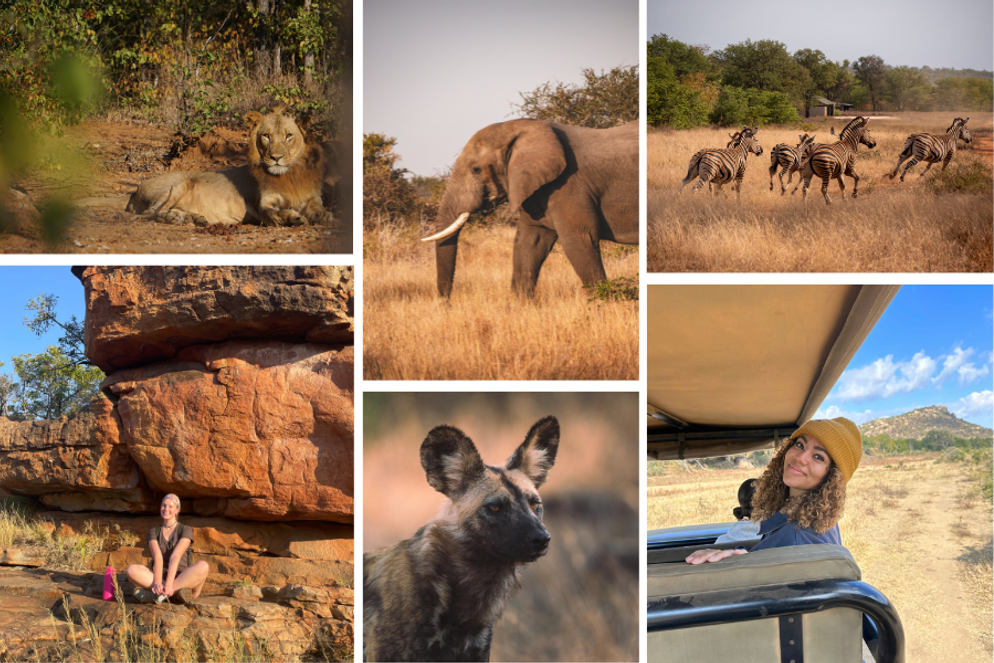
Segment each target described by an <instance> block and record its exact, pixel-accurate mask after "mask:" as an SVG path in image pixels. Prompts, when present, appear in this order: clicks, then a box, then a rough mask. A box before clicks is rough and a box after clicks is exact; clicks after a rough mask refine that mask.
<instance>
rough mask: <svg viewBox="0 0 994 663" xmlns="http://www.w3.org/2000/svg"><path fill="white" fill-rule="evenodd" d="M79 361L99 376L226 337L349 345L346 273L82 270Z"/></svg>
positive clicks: (350, 303)
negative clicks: (82, 352)
mask: <svg viewBox="0 0 994 663" xmlns="http://www.w3.org/2000/svg"><path fill="white" fill-rule="evenodd" d="M75 272H76V274H77V276H79V278H80V280H81V281H82V282H83V286H84V288H85V292H86V295H85V296H86V310H87V313H86V328H85V329H86V356H87V357H88V358H89V359H90V361H92V362H93V363H94V364H96V365H97V366H99V367H100V369H101V370H103V371H104V372H105V373H108V374H109V373H111V372H113V371H114V370H116V369H120V368H131V367H134V366H142V365H145V364H149V363H153V362H157V361H162V360H164V359H170V358H172V357H175V356H176V355H177V354H178V353H179V352H180V350H182V349H183V348H186V347H189V346H191V345H200V344H204V343H217V342H220V341H228V340H233V339H273V340H282V341H288V342H292V343H302V342H306V343H325V344H330V345H339V344H343V345H352V344H353V343H354V311H353V307H354V290H355V285H354V283H353V276H352V268H351V267H299V266H290V267H270V266H251V267H197V268H189V267H140V266H139V267H86V268H78V269H76V270H75Z"/></svg>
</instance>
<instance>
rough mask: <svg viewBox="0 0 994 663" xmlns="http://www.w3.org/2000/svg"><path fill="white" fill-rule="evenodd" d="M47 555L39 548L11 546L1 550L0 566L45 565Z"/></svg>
mask: <svg viewBox="0 0 994 663" xmlns="http://www.w3.org/2000/svg"><path fill="white" fill-rule="evenodd" d="M45 559H46V555H45V553H44V551H42V550H39V549H37V548H28V547H15V546H9V547H7V548H5V549H2V550H0V566H44V564H45Z"/></svg>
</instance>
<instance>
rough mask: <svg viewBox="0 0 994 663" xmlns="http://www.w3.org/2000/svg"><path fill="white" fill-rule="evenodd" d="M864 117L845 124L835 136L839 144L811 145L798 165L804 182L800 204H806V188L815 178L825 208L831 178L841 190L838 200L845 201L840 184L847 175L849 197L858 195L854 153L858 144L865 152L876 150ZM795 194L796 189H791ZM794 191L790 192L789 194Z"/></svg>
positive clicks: (843, 189)
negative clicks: (802, 200)
mask: <svg viewBox="0 0 994 663" xmlns="http://www.w3.org/2000/svg"><path fill="white" fill-rule="evenodd" d="M867 121H868V120H867V119H866V118H865V117H857V118H854V119H853V120H852V121H850V122H849V124H847V125H846V126H845V128H843V129H842V131H841V132H839V141H838V142H836V143H829V144H827V145H815V146H814V148H813V149H812V150H811V152H810V154H808V156H807V157H806V158H805V159H804V162H803V163H802V164H801V178H802V179H803V182H804V190H803V191H802V194H803V196H804V202H805V203H807V202H808V187H809V186H810V185H811V178H812V177H814V176H815V175H817V176H818V177H820V178H821V195H823V196H824V197H825V202H826V203H827V204H829V205H831V204H832V201H831V200H829V199H828V180H830V179H832V178H835V179H836V181H838V183H839V189H841V190H842V199H843V200H845V199H846V184H845V182H843V181H842V176H843V175H848V176H849V177H851V178H852V179H853V187H852V197H853V198H854V199H855V198H856V196H858V195H859V175H857V174H856V170H855V166H856V152H857V151H858V149H859V144H860V143H862V144H863V145H866V146H867V147H869V148H873V147H876V146H877V141H875V140H873V136H871V135H870V130H869V128H868V127H867V126H866V123H867ZM794 191H797V188H796V187H795V188H794ZM794 191H791V193H792V194H793V193H794Z"/></svg>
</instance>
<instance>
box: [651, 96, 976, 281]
mask: <svg viewBox="0 0 994 663" xmlns="http://www.w3.org/2000/svg"><path fill="white" fill-rule="evenodd" d="M969 115H970V114H969V113H899V114H895V115H894V117H895V118H896V119H893V120H887V119H879V120H871V121H870V124H869V127H870V131H871V133H872V135H873V138H874V139H875V140H876V142H877V146H876V147H875V148H874V149H872V150H869V149H867V148H866V147H865V146H860V151H859V157H858V158H857V162H856V164H857V165H856V172H857V173H859V175H860V178H861V179H860V186H859V197H858V199H857V200H855V201H854V200H852V198H851V196H852V191H853V180H852V179H850V178H844V180H845V183H846V194H847V196H848V198H847V200H845V201H843V200H842V199H841V197H840V194H839V187H838V184H837V183H836V182H835V181H834V180H832V181H830V182H829V188H828V192H829V197H830V199H831V201H832V204H831V205H826V204H825V200H824V198H823V197H822V195H821V180H819V179H812V181H811V188H810V189H809V190H808V201H807V205H806V206H805V205H804V203H803V202H802V200H801V198H802V192H801V190H798V191H797V193H796V195H793V196H791V194H790V191H791V190H793V189H794V186H795V185H796V184H797V182H798V176H799V174H797V173H795V174H794V177H793V181H792V182H791V184H790V185H789V186H788V189H787V194H786V195H785V196H781V194H780V184H779V181H778V179H777V177H776V175H774V178H773V181H774V190H773V191H770V176H769V167H770V154H771V152H772V150H773V148H774V147H775V146H776V145H777V144H778V143H788V144H790V145H796V144H797V142H798V140H797V139H798V135H799V134H802V133H805V132H808V133H813V134H815V135H816V136H817V139H816V141H817V142H819V143H820V142H833V141H834V140H836V139H837V138H836V137H833V136H832V135H831V134H830V133H829V127H830V126H834V127H835V130H836V133H838V132H839V131H840V130H841V129H842V127H843V126H845V122H846V120H840V119H834V120H827V119H820V120H816V121H812V122H809V123H806V124H804V125H803V127H804V128H803V129H802V128H799V127H783V126H768V127H762V128H761V129H760V130H759V132H758V134H757V138H758V140H759V142H760V145H761V146H762V147H763V154H762V155H761V156H759V157H756V156H754V155H750V156H749V160H748V168H747V170H746V175H745V179H744V181H743V184H742V192H741V199H740V200H737V199H736V196H735V193H734V192H733V191H732V190H731V188H730V187H729V186H726V187H725V188H724V190H723V191H722V193H721V194H720V195H719V196H718V197H716V198H713V197H711V196H709V195H708V194H707V190H706V187H705V188H704V189H702V190H701V191H699V192H697V193H696V194H692V193H691V187H692V185H693V183H691V184H688V185H687V187H686V188H685V189H684V191H683V193H682V194H678V191H679V189H680V183H681V181H682V180H683V178H684V177H685V176H686V174H687V166H688V163H689V161H690V157H691V156H692V155H693V154H694V153H695V152H696V151H697V150H700V149H702V148H705V147H725V145H726V143H727V142H728V131H727V130H715V129H710V128H702V129H693V130H688V131H672V130H669V131H650V133H649V136H648V161H647V169H648V193H647V199H648V230H647V235H648V238H647V242H648V255H647V262H648V269H649V271H650V272H978V271H991V270H992V268H994V230H992V225H994V203H992V192H994V184H992V174H991V173H992V165H991V146H992V132H994V121H992V119H991V117H990V115H989V114H987V115H980V114H977V113H974V115H975V117H972V118H971V119H970V122H969V124H968V127H969V128H970V132H971V134H972V136H973V143H972V144H970V145H965V144H964V143H963V142H962V141H961V142H960V143H959V144H958V147H957V151H956V155H955V158H954V159H953V161H952V163H951V164H950V166H949V168H948V169H947V171H946V173H944V174H942V175H940V174H939V169H940V168H941V164H937V165H934V166H933V167H932V169H931V170H930V171H929V173H928V175H927V176H926V177H925V178H924V179H923V178H920V177H919V175H920V174H921V173H922V172H924V170H925V165H924V164H918V165H916V166H915V167H914V168H913V169H912V170H911V172H910V173H909V174H908V176H907V178H906V179H905V182H904V183H903V184H902V183H900V181H899V179H898V178H895V179H893V180H891V179H889V178H887V177H886V175H887V174H888V173H890V172H891V171H892V170H893V169H894V166H895V164H896V163H897V157H898V154H899V153H900V152H901V150H902V149H903V147H904V141H905V138H906V137H907V136H908V134H910V133H912V132H918V131H926V132H930V133H942V132H944V131H945V130H946V128H947V127H948V126H949V124H950V123H951V121H952V119H953V117H957V116H958V117H967V116H969ZM905 165H906V162H905V164H902V166H901V168H902V171H903V168H904V166H905ZM898 176H900V173H898ZM786 180H787V178H786V177H784V184H786Z"/></svg>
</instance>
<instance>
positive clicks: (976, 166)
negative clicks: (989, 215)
mask: <svg viewBox="0 0 994 663" xmlns="http://www.w3.org/2000/svg"><path fill="white" fill-rule="evenodd" d="M903 165H904V164H902V167H903ZM925 165H926V164H921V163H920V164H918V165H916V166H915V168H916V169H919V168H924V167H925ZM939 168H942V164H938V163H937V164H935V165H934V166H932V170H937V169H939ZM912 175H914V171H911V173H909V175H908V176H909V177H910V176H912ZM925 186H926V187H928V188H929V189H930V190H931V191H932V193H935V194H937V195H942V194H946V193H980V194H984V195H986V196H990V195H991V194H992V193H994V184H992V180H991V171H989V170H987V168H986V167H984V164H982V163H980V162H979V161H973V162H971V163H966V164H957V163H952V164H950V165H949V167H948V168H946V170H945V171H940V172H939V173H938V174H936V175H935V176H934V177H932V174H931V173H929V175H928V176H927V177H925Z"/></svg>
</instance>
